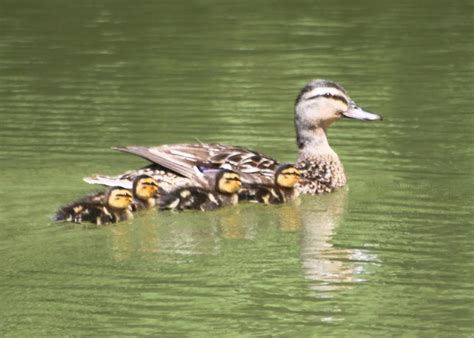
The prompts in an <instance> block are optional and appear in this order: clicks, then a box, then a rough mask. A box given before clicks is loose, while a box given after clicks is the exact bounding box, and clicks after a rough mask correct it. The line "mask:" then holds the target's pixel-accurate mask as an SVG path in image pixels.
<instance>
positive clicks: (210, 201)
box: [159, 168, 241, 211]
mask: <svg viewBox="0 0 474 338" xmlns="http://www.w3.org/2000/svg"><path fill="white" fill-rule="evenodd" d="M197 181H200V182H201V184H200V185H199V186H186V187H180V188H177V189H174V190H172V191H170V192H168V193H164V194H162V195H161V196H160V201H159V207H160V209H161V210H166V209H170V210H185V209H191V210H201V211H209V210H215V209H218V208H221V207H226V206H231V205H235V204H237V203H238V201H239V195H238V192H239V190H240V186H241V182H240V175H239V174H238V173H236V172H235V171H232V170H228V169H222V168H221V169H217V170H216V169H211V170H206V172H205V173H204V174H203V175H202V176H201V177H200V178H199V179H197Z"/></svg>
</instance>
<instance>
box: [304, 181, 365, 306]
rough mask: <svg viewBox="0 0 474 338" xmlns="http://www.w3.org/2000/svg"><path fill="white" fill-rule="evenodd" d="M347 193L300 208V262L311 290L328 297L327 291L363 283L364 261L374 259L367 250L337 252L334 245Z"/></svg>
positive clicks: (306, 202)
mask: <svg viewBox="0 0 474 338" xmlns="http://www.w3.org/2000/svg"><path fill="white" fill-rule="evenodd" d="M346 200H347V190H346V189H343V190H340V191H338V192H336V193H333V194H327V195H323V196H319V197H318V198H314V197H313V198H306V199H304V200H303V203H302V206H301V208H300V212H299V215H300V220H301V222H302V229H303V230H302V237H301V251H300V256H301V262H302V268H303V273H304V276H305V278H306V279H307V280H308V281H310V288H311V289H313V290H317V291H320V292H319V293H318V295H319V296H320V297H329V295H330V293H326V292H327V291H335V290H338V289H341V288H344V287H350V285H351V283H354V282H358V281H362V279H361V277H360V276H361V274H363V272H364V260H368V258H371V259H373V257H370V255H369V254H367V253H366V252H365V251H364V250H358V249H346V248H337V247H335V246H334V244H333V236H334V234H335V229H336V227H337V226H338V224H339V223H340V222H341V219H342V217H343V215H344V212H345V209H346V204H347V203H346Z"/></svg>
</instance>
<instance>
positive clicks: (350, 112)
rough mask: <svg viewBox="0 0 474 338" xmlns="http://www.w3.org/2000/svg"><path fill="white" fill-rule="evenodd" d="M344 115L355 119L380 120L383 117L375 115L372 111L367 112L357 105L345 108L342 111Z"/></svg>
mask: <svg viewBox="0 0 474 338" xmlns="http://www.w3.org/2000/svg"><path fill="white" fill-rule="evenodd" d="M342 115H343V116H344V117H347V118H350V119H355V120H362V121H381V120H383V117H382V116H381V115H377V114H374V113H369V112H367V111H365V110H363V109H362V108H360V107H358V106H355V105H354V106H351V107H349V109H347V110H346V111H345V112H344V113H342Z"/></svg>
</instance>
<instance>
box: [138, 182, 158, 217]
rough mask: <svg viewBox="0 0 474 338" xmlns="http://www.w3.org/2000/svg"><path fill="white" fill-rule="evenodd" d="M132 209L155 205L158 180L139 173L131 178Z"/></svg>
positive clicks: (148, 207) (147, 207)
mask: <svg viewBox="0 0 474 338" xmlns="http://www.w3.org/2000/svg"><path fill="white" fill-rule="evenodd" d="M132 191H133V197H134V200H133V204H132V208H133V211H136V210H143V209H150V208H153V207H154V206H155V205H156V202H157V199H158V193H159V187H158V182H157V181H156V180H155V179H154V178H152V177H150V176H148V175H140V176H137V177H136V178H135V179H134V180H133V188H132Z"/></svg>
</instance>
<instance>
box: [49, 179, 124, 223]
mask: <svg viewBox="0 0 474 338" xmlns="http://www.w3.org/2000/svg"><path fill="white" fill-rule="evenodd" d="M132 203H133V195H132V193H131V192H130V190H128V189H124V188H122V187H112V188H110V189H109V190H107V191H106V192H99V193H95V194H92V195H88V196H85V197H83V198H81V199H79V200H77V201H75V202H72V203H70V204H68V205H66V206H64V207H62V208H60V209H59V210H58V212H57V213H56V215H54V217H53V219H54V220H55V221H66V222H73V223H82V222H90V223H95V224H98V225H102V224H108V223H117V222H120V221H126V220H129V219H132V218H133V214H132V207H131V205H132Z"/></svg>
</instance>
